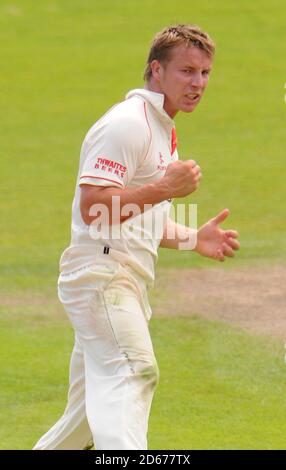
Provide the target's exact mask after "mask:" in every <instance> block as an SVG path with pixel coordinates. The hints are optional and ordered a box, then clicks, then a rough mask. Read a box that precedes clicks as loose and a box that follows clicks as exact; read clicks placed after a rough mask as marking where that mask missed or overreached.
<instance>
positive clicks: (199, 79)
mask: <svg viewBox="0 0 286 470" xmlns="http://www.w3.org/2000/svg"><path fill="white" fill-rule="evenodd" d="M191 85H192V86H193V87H195V88H202V87H203V76H202V74H201V73H200V72H197V73H194V74H193V75H192V79H191Z"/></svg>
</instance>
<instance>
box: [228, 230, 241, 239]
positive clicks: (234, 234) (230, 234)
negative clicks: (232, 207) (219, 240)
mask: <svg viewBox="0 0 286 470" xmlns="http://www.w3.org/2000/svg"><path fill="white" fill-rule="evenodd" d="M225 234H226V236H227V237H231V238H238V237H239V233H238V232H237V231H236V230H226V231H225Z"/></svg>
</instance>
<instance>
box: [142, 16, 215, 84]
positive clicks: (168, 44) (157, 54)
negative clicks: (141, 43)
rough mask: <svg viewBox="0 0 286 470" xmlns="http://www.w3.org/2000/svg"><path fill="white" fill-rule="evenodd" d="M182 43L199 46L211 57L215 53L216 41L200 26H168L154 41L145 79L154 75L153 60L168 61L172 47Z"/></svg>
mask: <svg viewBox="0 0 286 470" xmlns="http://www.w3.org/2000/svg"><path fill="white" fill-rule="evenodd" d="M180 44H186V45H187V46H195V47H198V48H199V49H202V50H203V51H205V52H206V53H207V54H208V55H209V56H210V57H212V56H213V55H214V53H215V43H214V42H213V40H212V39H211V37H210V36H209V35H208V33H206V32H204V31H202V30H201V28H200V27H199V26H197V25H190V24H178V25H174V26H168V27H167V28H164V29H163V30H162V31H160V32H159V33H157V34H156V35H155V37H154V39H153V41H152V44H151V49H150V52H149V56H148V59H147V65H146V68H145V72H144V80H146V81H148V80H150V78H151V77H152V70H151V62H152V61H153V60H155V59H156V60H158V61H159V62H161V63H166V62H168V60H170V55H171V54H170V52H171V50H172V48H173V47H175V46H179V45H180Z"/></svg>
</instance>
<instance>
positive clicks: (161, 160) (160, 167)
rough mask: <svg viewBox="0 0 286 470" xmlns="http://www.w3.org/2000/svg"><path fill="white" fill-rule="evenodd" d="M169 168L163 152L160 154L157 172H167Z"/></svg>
mask: <svg viewBox="0 0 286 470" xmlns="http://www.w3.org/2000/svg"><path fill="white" fill-rule="evenodd" d="M167 166H168V165H167V164H166V161H165V157H164V156H163V155H162V153H161V152H159V158H158V164H157V170H160V171H165V170H166V169H167Z"/></svg>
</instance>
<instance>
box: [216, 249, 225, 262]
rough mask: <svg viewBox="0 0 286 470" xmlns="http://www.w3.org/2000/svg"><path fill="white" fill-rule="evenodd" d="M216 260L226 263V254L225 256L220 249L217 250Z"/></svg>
mask: <svg viewBox="0 0 286 470" xmlns="http://www.w3.org/2000/svg"><path fill="white" fill-rule="evenodd" d="M216 259H217V260H218V261H224V254H223V252H222V250H220V249H218V250H217V252H216Z"/></svg>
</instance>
